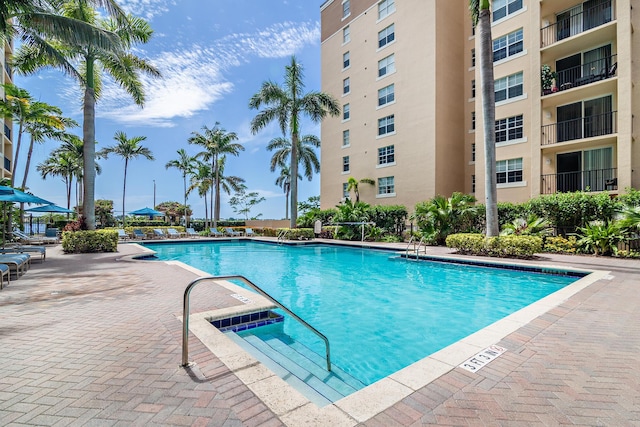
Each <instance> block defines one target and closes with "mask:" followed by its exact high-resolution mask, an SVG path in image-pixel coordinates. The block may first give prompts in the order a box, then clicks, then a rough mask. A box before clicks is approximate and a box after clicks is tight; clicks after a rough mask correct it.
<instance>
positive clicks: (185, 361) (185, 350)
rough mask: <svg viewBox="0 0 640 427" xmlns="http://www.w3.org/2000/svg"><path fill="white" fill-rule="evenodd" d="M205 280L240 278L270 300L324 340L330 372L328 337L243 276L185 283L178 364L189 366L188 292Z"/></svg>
mask: <svg viewBox="0 0 640 427" xmlns="http://www.w3.org/2000/svg"><path fill="white" fill-rule="evenodd" d="M205 280H241V281H242V282H244V283H245V284H246V285H247V286H249V287H250V288H252V289H253V290H255V291H256V292H258V293H259V294H260V295H262V296H263V297H265V298H266V299H268V300H269V301H271V302H272V303H273V304H275V305H277V306H278V307H280V309H282V310H283V311H284V312H285V313H287V314H288V315H289V316H291V317H293V318H294V319H296V320H297V321H298V322H300V323H301V324H302V326H304V327H305V328H307V329H309V330H310V331H311V332H313V333H314V334H316V335H317V336H318V337H319V338H320V339H321V340H323V341H324V345H325V355H326V359H327V371H329V372H331V349H330V346H329V339H328V338H327V337H326V336H325V335H324V334H323V333H322V332H320V331H318V330H317V329H316V328H314V327H313V326H311V325H310V324H308V323H307V322H306V321H305V320H303V319H302V318H301V317H300V316H298V315H297V314H295V313H294V312H293V311H291V310H289V309H288V308H287V307H285V306H284V305H282V303H280V302H279V301H278V300H277V299H275V298H274V297H272V296H271V295H269V294H268V293H267V292H266V291H264V290H263V289H262V288H260V287H259V286H258V285H256V284H255V283H253V282H252V281H250V280H249V279H247V278H246V277H244V276H206V277H199V278H197V279H195V280H192V281H191V283H189V284H188V285H187V287H186V288H185V290H184V298H183V301H182V364H181V365H180V366H182V367H186V366H189V294H191V291H192V290H193V288H194V287H195V286H196V285H197V284H198V283H200V282H202V281H205Z"/></svg>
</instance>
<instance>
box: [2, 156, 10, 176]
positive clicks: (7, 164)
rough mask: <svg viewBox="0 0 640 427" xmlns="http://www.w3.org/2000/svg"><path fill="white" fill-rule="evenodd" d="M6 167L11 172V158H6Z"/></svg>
mask: <svg viewBox="0 0 640 427" xmlns="http://www.w3.org/2000/svg"><path fill="white" fill-rule="evenodd" d="M4 169H5V170H8V171H9V172H11V160H9V159H7V158H6V157H5V158H4Z"/></svg>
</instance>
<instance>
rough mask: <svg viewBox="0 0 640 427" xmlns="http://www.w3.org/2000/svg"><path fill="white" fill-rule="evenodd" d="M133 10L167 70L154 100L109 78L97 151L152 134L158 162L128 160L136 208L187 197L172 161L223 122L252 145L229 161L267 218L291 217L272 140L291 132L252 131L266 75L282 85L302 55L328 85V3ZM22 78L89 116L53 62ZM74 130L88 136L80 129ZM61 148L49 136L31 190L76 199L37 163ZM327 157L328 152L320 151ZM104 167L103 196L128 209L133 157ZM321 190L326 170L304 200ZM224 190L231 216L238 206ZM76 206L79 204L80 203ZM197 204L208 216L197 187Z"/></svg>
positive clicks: (185, 4)
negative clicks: (324, 20)
mask: <svg viewBox="0 0 640 427" xmlns="http://www.w3.org/2000/svg"><path fill="white" fill-rule="evenodd" d="M119 3H120V4H121V5H122V6H123V7H124V8H125V9H126V10H128V11H130V12H131V13H133V14H135V15H137V16H141V17H143V18H145V19H147V20H148V21H149V23H150V24H151V26H152V28H153V29H154V36H153V38H152V40H151V41H150V42H149V43H147V44H145V45H139V46H137V47H136V53H137V54H138V55H139V56H141V57H144V58H147V59H148V60H149V61H151V62H152V63H153V64H154V65H155V66H156V67H157V68H159V69H160V71H161V72H162V74H163V79H160V80H153V81H149V80H145V91H146V96H147V98H146V104H145V107H144V108H143V109H140V108H139V107H137V106H135V104H134V103H133V102H132V101H131V100H130V98H129V96H128V95H127V94H126V93H125V92H124V91H122V90H121V89H119V88H118V87H117V86H116V85H114V84H113V83H112V82H110V81H108V80H106V81H105V86H104V93H103V96H102V98H101V99H100V100H99V101H98V104H97V109H96V117H97V119H96V140H97V141H98V146H97V149H100V148H104V147H107V146H110V145H114V144H115V141H114V139H113V136H114V134H115V132H116V131H123V132H125V133H126V134H127V136H128V137H130V138H131V137H133V136H146V137H147V140H146V141H144V142H143V145H145V146H146V147H148V148H149V149H150V150H151V151H152V152H153V154H154V157H155V161H149V160H146V159H144V158H137V159H134V160H133V161H132V162H131V163H130V164H129V168H128V176H127V195H126V204H125V209H126V211H127V212H129V211H133V210H136V209H139V208H142V207H145V206H149V207H151V206H152V205H153V185H154V184H153V182H154V180H155V183H156V202H157V203H160V202H163V201H178V202H180V203H182V202H183V197H184V196H183V180H182V174H181V173H180V171H178V170H177V169H168V170H167V169H165V164H166V163H167V162H168V161H170V160H173V159H177V158H178V155H177V153H176V151H177V150H178V149H180V148H184V149H185V150H186V151H187V152H188V153H189V154H192V155H195V154H196V153H197V152H199V151H200V147H198V146H194V145H189V144H188V143H187V140H188V138H189V137H190V136H191V133H192V132H194V131H195V132H200V131H201V129H202V127H203V126H205V125H206V126H208V127H212V126H213V125H214V124H215V122H220V124H221V127H223V128H224V129H226V130H227V131H230V132H231V131H232V132H236V133H237V134H238V137H239V141H238V142H239V143H241V144H243V145H244V147H245V151H243V152H242V153H241V154H240V156H239V157H237V158H235V157H230V158H228V160H227V165H226V169H225V172H226V173H227V174H229V175H235V176H240V177H242V178H244V179H245V180H246V185H247V187H248V190H249V191H257V192H258V193H260V195H262V196H264V197H265V198H266V201H264V202H262V203H261V204H259V205H258V206H257V207H255V208H254V210H253V211H252V212H251V213H252V215H257V214H258V213H261V214H262V218H275V219H280V218H284V215H285V197H284V193H283V191H282V189H281V188H280V187H278V186H276V185H275V180H276V178H277V171H276V172H270V171H269V160H270V158H271V153H270V152H268V151H267V150H266V145H267V144H268V142H269V141H270V140H271V139H272V138H275V137H278V136H281V135H280V132H279V130H278V128H277V127H276V126H270V127H269V128H267V129H265V130H263V131H262V132H260V133H259V134H258V135H252V134H251V132H250V122H251V119H252V118H253V117H254V116H255V114H256V113H257V111H256V110H250V109H249V108H248V102H249V99H250V97H251V96H252V95H253V94H254V93H256V92H257V91H258V90H259V89H260V86H261V84H262V82H263V81H265V80H274V81H276V82H278V83H279V84H281V83H282V76H283V74H284V67H285V65H286V64H287V62H288V61H290V58H291V55H294V54H295V55H296V57H297V58H298V61H299V62H301V63H302V64H303V66H304V69H305V84H306V90H307V91H311V90H320V22H319V21H320V5H321V4H322V3H323V1H320V0H316V1H294V0H269V1H265V0H216V1H202V0H199V1H197V0H180V1H177V0H121V1H119ZM14 83H15V84H16V85H17V86H19V87H22V88H25V89H27V90H28V91H29V92H30V93H31V95H32V96H33V97H34V98H36V99H38V100H40V101H42V102H46V103H49V104H52V105H56V106H58V107H60V108H62V110H63V113H64V115H65V116H67V117H71V118H73V119H75V120H76V121H78V122H79V123H80V124H81V123H82V110H81V99H82V92H81V90H80V88H79V87H78V85H77V83H76V82H75V81H74V80H71V79H70V78H67V77H65V76H64V75H63V74H62V73H61V72H60V71H57V70H51V69H49V70H44V71H41V72H40V73H38V74H37V75H34V76H29V77H24V76H15V77H14ZM303 126H304V127H303V128H302V132H303V133H305V134H309V133H311V134H315V135H318V136H320V126H319V125H315V124H312V123H308V122H307V123H305V124H304V125H303ZM73 132H75V133H76V134H77V135H79V136H81V135H82V130H81V127H80V128H76V129H75V130H74V131H73ZM56 147H57V143H56V142H54V141H47V142H45V143H44V144H42V145H38V146H37V147H35V149H34V154H33V159H32V165H33V167H32V169H31V171H30V173H29V178H28V182H27V186H28V188H29V191H31V192H33V193H34V194H36V195H38V196H40V197H43V198H45V199H47V200H50V201H52V202H54V203H56V204H59V205H61V206H66V197H65V187H64V183H63V182H62V181H61V180H60V179H59V178H56V177H50V178H48V179H47V180H46V181H45V180H42V178H41V177H40V175H39V173H38V172H37V171H36V170H35V165H37V164H38V163H40V162H42V161H43V160H44V159H46V158H47V157H48V156H49V154H50V153H51V151H52V150H53V149H55V148H56ZM318 156H320V153H318ZM25 157H26V152H23V153H21V155H20V158H19V160H22V161H19V164H18V165H17V169H16V170H17V176H16V182H17V183H19V182H21V181H22V171H23V170H24V166H23V164H20V163H23V161H24V158H25ZM99 163H100V165H101V166H102V174H101V175H98V177H97V178H96V199H110V200H113V202H114V210H115V212H116V213H118V212H122V183H123V174H124V161H123V160H122V159H121V158H119V157H117V156H110V157H109V159H107V160H104V159H103V160H100V161H99ZM319 194H320V176H319V175H316V176H314V178H313V180H312V181H311V182H309V181H307V180H306V179H304V181H300V185H299V200H306V199H307V198H308V197H310V196H316V195H319ZM228 199H229V196H227V195H223V199H222V206H221V216H222V217H223V218H228V217H233V216H236V217H238V215H236V214H234V212H233V210H232V209H231V207H230V206H229V205H228V203H227V201H228ZM72 204H73V202H72ZM188 204H189V205H190V206H191V208H192V209H193V211H194V215H195V216H196V217H204V201H203V200H201V199H200V198H199V197H198V196H197V194H196V193H195V192H194V193H193V194H192V195H190V197H189V200H188Z"/></svg>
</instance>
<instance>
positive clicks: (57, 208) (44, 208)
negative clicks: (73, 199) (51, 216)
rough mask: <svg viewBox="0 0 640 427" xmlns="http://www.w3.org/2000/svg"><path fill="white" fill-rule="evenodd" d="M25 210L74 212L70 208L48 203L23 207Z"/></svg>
mask: <svg viewBox="0 0 640 427" xmlns="http://www.w3.org/2000/svg"><path fill="white" fill-rule="evenodd" d="M25 212H52V213H74V212H75V211H72V210H71V209H67V208H63V207H62V206H58V205H54V204H50V205H46V206H38V207H35V208H30V209H25Z"/></svg>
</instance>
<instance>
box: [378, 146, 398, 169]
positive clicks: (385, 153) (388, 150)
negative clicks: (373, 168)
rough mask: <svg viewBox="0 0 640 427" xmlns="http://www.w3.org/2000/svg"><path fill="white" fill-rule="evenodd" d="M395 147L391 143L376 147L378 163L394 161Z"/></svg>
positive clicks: (385, 163)
mask: <svg viewBox="0 0 640 427" xmlns="http://www.w3.org/2000/svg"><path fill="white" fill-rule="evenodd" d="M395 152H396V150H395V148H394V146H393V145H388V146H386V147H382V148H378V164H379V165H387V164H389V163H394V162H395V161H396V155H395Z"/></svg>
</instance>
